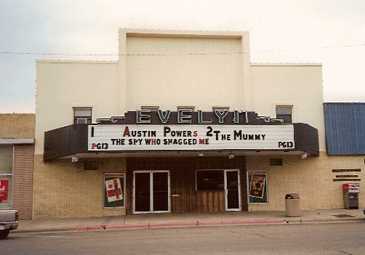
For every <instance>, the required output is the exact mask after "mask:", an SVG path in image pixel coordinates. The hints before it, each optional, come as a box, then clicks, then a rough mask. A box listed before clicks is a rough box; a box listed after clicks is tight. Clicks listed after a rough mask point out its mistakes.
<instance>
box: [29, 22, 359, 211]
mask: <svg viewBox="0 0 365 255" xmlns="http://www.w3.org/2000/svg"><path fill="white" fill-rule="evenodd" d="M324 141H325V138H324V118H323V97H322V67H321V65H318V64H253V63H251V62H250V51H249V37H248V33H247V32H237V33H236V32H194V31H145V30H128V29H121V30H119V58H118V59H117V60H115V61H90V60H80V61H78V60H39V61H38V62H37V98H36V144H35V161H34V197H33V201H34V202H33V217H34V218H41V217H90V216H110V215H126V214H142V213H187V212H196V213H215V212H228V211H261V210H284V196H285V194H286V193H290V192H297V193H299V194H300V197H301V204H302V207H303V208H304V209H319V208H340V207H341V205H342V200H341V199H342V196H340V195H342V194H340V193H339V192H337V191H336V192H337V193H335V194H333V190H334V189H336V188H335V187H337V186H335V185H336V184H333V182H332V180H331V174H332V172H331V167H332V166H331V164H332V163H329V162H333V164H335V161H336V162H337V163H336V164H338V162H340V163H339V164H343V163H341V162H344V161H343V160H342V161H341V160H337V159H336V160H329V157H328V156H327V155H326V153H325V142H324ZM357 163H358V162H356V164H357ZM347 167H348V165H347Z"/></svg>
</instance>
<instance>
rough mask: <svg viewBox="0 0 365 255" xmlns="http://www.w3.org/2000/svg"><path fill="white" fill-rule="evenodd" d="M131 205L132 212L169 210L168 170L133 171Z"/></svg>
mask: <svg viewBox="0 0 365 255" xmlns="http://www.w3.org/2000/svg"><path fill="white" fill-rule="evenodd" d="M133 205H134V206H133V208H134V213H151V212H153V213H159V212H161V213H162V212H170V208H171V206H170V173H169V171H168V170H143V171H142V170H141V171H134V172H133Z"/></svg>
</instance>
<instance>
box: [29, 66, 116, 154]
mask: <svg viewBox="0 0 365 255" xmlns="http://www.w3.org/2000/svg"><path fill="white" fill-rule="evenodd" d="M118 91H119V86H118V84H117V64H115V63H101V62H100V63H99V62H57V61H39V62H37V95H36V149H35V153H36V154H43V137H44V132H45V131H48V130H51V129H55V128H59V127H63V126H67V125H71V124H72V123H73V109H72V107H77V106H91V107H93V120H95V119H96V118H98V117H109V116H110V115H120V114H122V112H121V111H120V106H119V102H120V101H121V98H120V95H121V94H120V93H118Z"/></svg>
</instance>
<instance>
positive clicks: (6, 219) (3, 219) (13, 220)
mask: <svg viewBox="0 0 365 255" xmlns="http://www.w3.org/2000/svg"><path fill="white" fill-rule="evenodd" d="M18 220H19V215H18V211H17V210H0V239H5V238H7V237H8V235H9V232H10V230H13V229H16V228H18Z"/></svg>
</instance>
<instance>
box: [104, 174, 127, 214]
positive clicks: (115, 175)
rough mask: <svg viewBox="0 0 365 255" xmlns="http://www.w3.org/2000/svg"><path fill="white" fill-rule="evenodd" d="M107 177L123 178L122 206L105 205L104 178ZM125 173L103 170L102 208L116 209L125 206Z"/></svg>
mask: <svg viewBox="0 0 365 255" xmlns="http://www.w3.org/2000/svg"><path fill="white" fill-rule="evenodd" d="M108 177H116V178H123V194H124V201H123V206H115V207H111V206H105V192H106V191H105V181H106V178H108ZM126 184H127V182H126V174H125V173H113V172H105V173H103V185H102V188H103V201H102V202H103V208H104V209H118V208H122V209H123V208H125V205H126V200H127V194H126Z"/></svg>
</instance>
